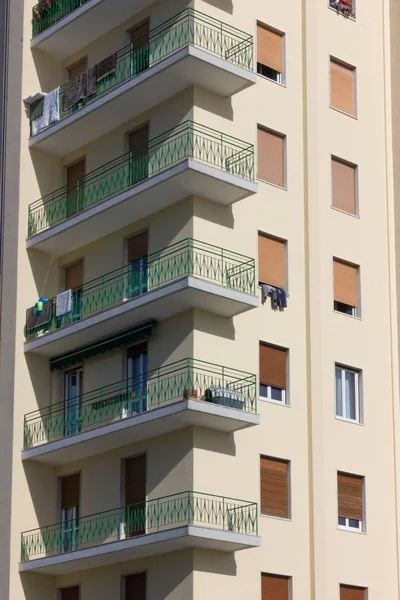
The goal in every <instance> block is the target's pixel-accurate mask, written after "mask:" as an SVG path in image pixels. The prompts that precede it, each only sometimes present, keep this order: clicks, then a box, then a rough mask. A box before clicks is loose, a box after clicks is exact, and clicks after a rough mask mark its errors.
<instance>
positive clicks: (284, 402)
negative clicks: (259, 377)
mask: <svg viewBox="0 0 400 600" xmlns="http://www.w3.org/2000/svg"><path fill="white" fill-rule="evenodd" d="M261 385H263V386H264V387H266V388H267V396H261V394H260V396H259V399H260V400H265V401H267V402H273V403H274V404H284V405H285V406H286V390H283V389H281V388H278V387H276V386H275V385H272V386H271V385H265V384H261ZM272 388H275V389H280V390H281V393H282V400H275V399H274V398H272Z"/></svg>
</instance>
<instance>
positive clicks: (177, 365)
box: [25, 357, 256, 422]
mask: <svg viewBox="0 0 400 600" xmlns="http://www.w3.org/2000/svg"><path fill="white" fill-rule="evenodd" d="M197 365H199V366H197ZM207 366H210V367H212V369H210V371H209V373H211V374H213V375H218V374H219V373H216V370H217V369H219V370H220V371H221V373H222V372H224V371H225V372H226V373H227V374H228V375H229V374H233V373H235V374H238V375H239V374H241V375H243V378H240V377H238V378H237V379H235V383H239V382H242V381H243V382H246V381H247V380H248V379H249V378H251V380H252V381H249V383H250V384H251V383H255V381H256V375H255V374H254V373H250V372H248V371H243V370H241V369H234V368H231V367H226V366H224V365H219V364H215V363H211V362H209V361H204V360H200V359H196V358H192V357H189V358H184V359H181V360H177V361H174V362H172V363H168V364H167V365H164V366H162V367H158V368H157V369H152V370H151V371H147V373H146V374H144V375H142V376H140V377H133V378H132V377H131V378H126V379H123V380H120V381H116V382H114V383H111V384H108V385H106V386H102V387H99V388H95V389H94V390H91V391H90V392H86V393H84V394H81V395H79V396H75V397H72V398H69V401H70V402H74V400H78V399H79V400H80V401H81V402H82V404H83V403H84V402H85V396H90V398H91V400H95V399H96V398H99V397H101V396H102V395H106V394H107V389H110V390H112V389H115V386H118V385H120V386H121V387H123V386H124V384H128V383H130V382H132V381H133V380H134V381H135V382H137V381H140V380H141V379H143V380H146V381H147V382H149V380H151V379H152V377H153V376H154V375H158V376H160V377H161V376H165V375H169V374H170V373H173V372H174V371H176V370H184V369H185V367H186V369H189V368H193V369H196V368H197V369H201V370H203V369H204V370H205V371H206V368H207ZM229 386H230V384H229V383H228V384H227V387H229ZM117 389H118V388H117ZM64 406H65V403H64V401H61V402H56V403H54V404H49V405H48V406H46V407H45V408H41V409H37V410H33V411H30V412H28V413H26V414H25V422H28V421H29V420H30V418H31V417H33V416H35V417H36V416H42V415H43V414H46V415H48V414H49V412H50V413H53V412H58V411H59V410H60V409H64Z"/></svg>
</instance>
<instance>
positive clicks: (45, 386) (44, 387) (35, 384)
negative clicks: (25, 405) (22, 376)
mask: <svg viewBox="0 0 400 600" xmlns="http://www.w3.org/2000/svg"><path fill="white" fill-rule="evenodd" d="M25 357H26V365H27V367H28V371H29V377H30V381H31V382H32V388H33V397H34V398H35V399H36V403H37V406H36V404H35V406H34V407H32V410H36V409H39V408H45V407H47V406H49V404H51V372H50V365H49V359H48V357H46V356H39V355H37V354H31V353H28V354H26V355H25Z"/></svg>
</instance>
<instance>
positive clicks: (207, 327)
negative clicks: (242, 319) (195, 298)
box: [195, 310, 235, 341]
mask: <svg viewBox="0 0 400 600" xmlns="http://www.w3.org/2000/svg"><path fill="white" fill-rule="evenodd" d="M195 329H196V331H201V332H203V333H208V334H209V335H214V336H217V337H218V338H225V339H227V340H233V341H235V325H234V323H233V319H231V318H228V317H220V316H219V315H215V314H213V313H209V312H205V311H203V310H196V312H195Z"/></svg>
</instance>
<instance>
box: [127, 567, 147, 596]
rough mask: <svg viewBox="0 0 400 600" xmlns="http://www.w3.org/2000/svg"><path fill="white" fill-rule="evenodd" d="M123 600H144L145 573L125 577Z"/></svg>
mask: <svg viewBox="0 0 400 600" xmlns="http://www.w3.org/2000/svg"><path fill="white" fill-rule="evenodd" d="M125 600H146V573H135V574H134V575H128V576H126V577H125Z"/></svg>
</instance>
